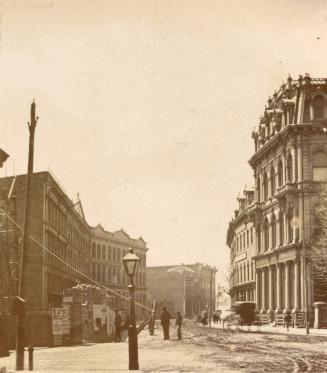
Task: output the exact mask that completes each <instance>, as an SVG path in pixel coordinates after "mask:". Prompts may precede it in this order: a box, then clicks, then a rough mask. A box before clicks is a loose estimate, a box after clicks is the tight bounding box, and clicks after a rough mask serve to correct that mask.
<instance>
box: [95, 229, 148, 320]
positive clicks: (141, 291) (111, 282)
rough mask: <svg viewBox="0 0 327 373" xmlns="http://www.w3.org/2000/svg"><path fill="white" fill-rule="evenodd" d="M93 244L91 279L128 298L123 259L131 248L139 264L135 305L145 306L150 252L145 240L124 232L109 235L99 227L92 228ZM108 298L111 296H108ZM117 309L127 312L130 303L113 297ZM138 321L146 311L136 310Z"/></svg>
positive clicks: (135, 280)
mask: <svg viewBox="0 0 327 373" xmlns="http://www.w3.org/2000/svg"><path fill="white" fill-rule="evenodd" d="M91 241H92V253H91V254H92V255H91V263H92V264H91V265H92V279H93V280H95V281H97V282H100V283H101V284H103V285H105V286H107V287H110V289H112V290H114V291H115V292H117V293H119V294H120V295H122V296H124V297H126V298H128V297H129V291H128V288H127V286H128V278H127V275H126V271H125V268H124V265H123V260H122V259H123V257H124V256H125V255H126V254H127V252H128V249H129V248H132V249H133V252H134V254H136V255H137V256H138V257H139V259H140V262H139V264H138V266H137V269H136V274H135V277H134V283H135V301H136V303H139V304H142V305H146V271H145V268H146V253H147V251H148V248H147V246H146V242H145V241H144V240H143V238H142V237H140V238H138V239H133V238H131V237H129V235H128V234H127V233H126V232H124V231H123V230H122V229H121V230H119V231H116V232H113V233H112V232H108V231H106V230H105V229H104V228H103V227H102V226H101V225H100V224H98V225H97V226H96V227H92V228H91ZM109 295H112V294H110V293H109ZM113 297H114V305H115V307H116V308H118V309H125V310H128V301H124V300H123V299H122V298H121V297H119V296H114V295H113ZM136 313H137V316H138V318H140V317H142V315H143V314H144V309H143V308H141V307H137V306H136Z"/></svg>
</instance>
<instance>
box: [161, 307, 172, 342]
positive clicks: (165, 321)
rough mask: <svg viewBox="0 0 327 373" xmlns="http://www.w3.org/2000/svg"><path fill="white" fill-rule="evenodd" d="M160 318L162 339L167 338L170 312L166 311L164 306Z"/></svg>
mask: <svg viewBox="0 0 327 373" xmlns="http://www.w3.org/2000/svg"><path fill="white" fill-rule="evenodd" d="M160 320H161V325H162V330H163V335H164V340H166V339H169V325H170V313H169V312H168V311H167V309H166V307H164V308H163V309H162V312H161V315H160Z"/></svg>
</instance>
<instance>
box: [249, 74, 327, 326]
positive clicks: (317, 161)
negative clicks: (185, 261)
mask: <svg viewBox="0 0 327 373" xmlns="http://www.w3.org/2000/svg"><path fill="white" fill-rule="evenodd" d="M326 131H327V80H326V79H313V78H311V77H310V76H309V75H308V74H306V75H305V76H304V77H302V76H300V77H299V79H297V80H292V78H291V77H289V78H288V79H287V83H286V84H283V85H282V86H281V87H280V89H279V90H278V91H276V92H275V93H274V95H273V97H272V98H269V100H268V103H267V106H266V108H265V110H264V114H263V116H262V117H261V119H260V123H259V126H258V128H257V129H256V130H255V131H254V132H253V139H254V144H255V153H254V154H253V156H252V157H251V159H250V161H249V163H250V165H251V167H252V168H253V171H254V178H255V200H254V203H253V204H252V205H251V206H249V208H248V212H247V215H248V217H249V219H250V220H251V221H252V222H253V225H254V227H255V232H256V240H255V249H256V255H255V258H254V259H255V263H256V273H255V285H256V290H255V295H256V296H255V300H256V307H257V310H258V311H259V312H260V313H261V314H262V315H266V320H267V322H269V321H270V322H271V321H273V320H275V322H277V323H279V322H281V320H282V314H283V313H285V312H287V311H291V312H292V314H293V320H294V323H295V324H301V323H303V312H304V311H305V310H308V312H309V318H310V314H311V311H312V304H313V302H314V301H315V299H314V291H313V290H314V289H313V287H314V279H313V276H312V274H311V257H310V253H311V243H312V242H313V239H314V216H313V214H314V212H313V202H314V199H315V198H316V195H317V188H318V187H319V185H321V183H324V182H326V181H327V137H326V136H327V135H326Z"/></svg>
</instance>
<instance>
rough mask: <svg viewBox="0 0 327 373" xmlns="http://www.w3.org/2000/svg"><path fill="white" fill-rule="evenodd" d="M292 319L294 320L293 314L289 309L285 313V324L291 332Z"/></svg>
mask: <svg viewBox="0 0 327 373" xmlns="http://www.w3.org/2000/svg"><path fill="white" fill-rule="evenodd" d="M291 321H292V315H291V313H290V312H289V311H287V312H286V313H285V315H284V324H285V326H286V329H287V332H289V328H290V324H291Z"/></svg>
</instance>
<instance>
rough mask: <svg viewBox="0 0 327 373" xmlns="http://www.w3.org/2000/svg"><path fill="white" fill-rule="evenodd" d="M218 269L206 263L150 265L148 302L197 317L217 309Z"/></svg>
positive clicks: (173, 312) (159, 307)
mask: <svg viewBox="0 0 327 373" xmlns="http://www.w3.org/2000/svg"><path fill="white" fill-rule="evenodd" d="M216 272H217V270H216V268H214V267H211V266H209V265H205V264H202V263H195V264H189V265H176V266H155V267H147V269H146V273H147V281H148V304H151V303H152V302H153V301H154V300H156V301H157V306H158V307H157V308H158V309H159V310H160V309H161V308H162V307H164V306H165V307H167V308H168V310H169V312H170V313H172V314H175V313H176V312H177V311H180V312H182V313H183V314H184V315H185V316H186V317H194V316H196V315H198V314H199V313H200V312H201V311H203V310H208V309H209V308H210V304H211V309H212V310H214V308H215V287H216V281H215V278H216Z"/></svg>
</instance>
